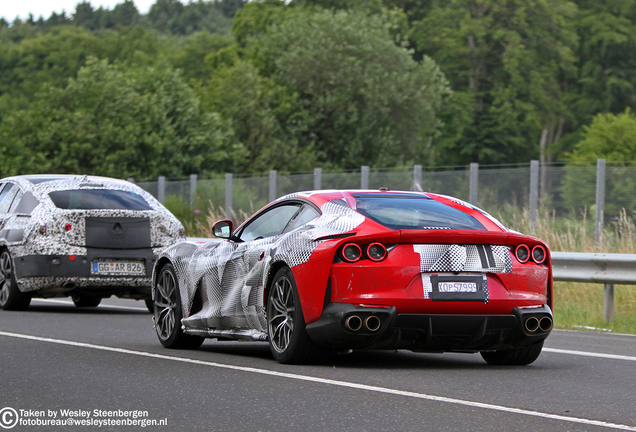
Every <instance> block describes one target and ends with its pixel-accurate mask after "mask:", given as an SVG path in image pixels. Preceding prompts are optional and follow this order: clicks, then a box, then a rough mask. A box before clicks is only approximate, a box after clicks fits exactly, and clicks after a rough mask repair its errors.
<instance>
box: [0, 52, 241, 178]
mask: <svg viewBox="0 0 636 432" xmlns="http://www.w3.org/2000/svg"><path fill="white" fill-rule="evenodd" d="M0 138H1V144H0V154H1V155H2V157H3V161H2V165H0V169H1V170H2V175H9V174H14V173H16V172H18V171H24V170H30V171H40V172H50V173H63V172H71V173H91V174H97V175H106V176H113V177H120V178H121V177H129V176H132V177H137V178H147V177H156V176H157V175H167V176H184V175H187V174H190V173H199V174H205V173H208V172H218V171H223V170H228V169H233V168H234V166H233V163H234V161H235V160H236V159H238V160H240V159H241V157H242V155H243V153H242V150H241V147H240V146H239V145H235V144H234V141H233V139H232V131H231V128H230V127H229V125H228V124H227V123H226V122H224V121H223V120H222V119H221V118H220V117H219V116H218V115H216V114H213V113H210V114H204V113H202V112H201V111H200V109H199V106H198V101H197V99H196V98H195V97H194V94H193V92H192V90H191V89H190V88H189V87H188V86H187V85H186V84H185V83H184V82H183V80H182V78H181V77H180V76H179V74H178V73H177V72H175V71H174V70H172V69H171V68H170V67H169V66H167V65H162V66H161V67H157V68H143V69H131V70H126V71H123V70H121V69H119V68H117V67H115V66H112V65H109V64H108V63H107V62H106V61H103V60H102V61H98V60H94V59H91V60H89V61H88V62H87V65H86V66H85V67H84V68H82V69H81V70H80V72H79V73H78V77H77V78H76V79H72V80H70V81H69V83H68V85H67V86H65V87H63V88H62V87H54V86H47V87H46V88H45V89H44V90H43V91H42V92H41V93H39V94H38V96H37V97H36V99H35V101H34V102H33V103H32V104H31V105H30V106H29V108H27V109H25V110H20V111H16V112H13V113H11V114H10V115H8V116H7V117H6V118H5V120H4V121H3V123H2V124H1V125H0Z"/></svg>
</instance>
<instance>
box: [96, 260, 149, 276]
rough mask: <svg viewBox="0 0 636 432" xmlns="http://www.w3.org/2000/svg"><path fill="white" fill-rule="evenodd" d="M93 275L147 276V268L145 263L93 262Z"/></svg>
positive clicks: (120, 261)
mask: <svg viewBox="0 0 636 432" xmlns="http://www.w3.org/2000/svg"><path fill="white" fill-rule="evenodd" d="M91 274H94V275H106V276H108V275H118V276H145V275H146V266H145V265H144V263H143V261H122V260H103V261H93V267H92V268H91Z"/></svg>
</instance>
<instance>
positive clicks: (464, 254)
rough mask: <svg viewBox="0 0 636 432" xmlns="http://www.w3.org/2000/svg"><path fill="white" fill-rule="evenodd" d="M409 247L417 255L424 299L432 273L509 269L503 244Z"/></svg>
mask: <svg viewBox="0 0 636 432" xmlns="http://www.w3.org/2000/svg"><path fill="white" fill-rule="evenodd" d="M413 250H414V251H415V252H416V253H417V254H419V256H420V272H421V273H422V285H423V286H424V298H430V294H431V291H432V284H431V274H432V273H449V274H458V273H462V275H463V276H471V275H481V274H484V273H511V272H512V261H511V259H510V249H509V248H508V247H507V246H498V245H472V244H468V245H459V244H416V245H413Z"/></svg>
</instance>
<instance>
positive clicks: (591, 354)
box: [542, 348, 636, 361]
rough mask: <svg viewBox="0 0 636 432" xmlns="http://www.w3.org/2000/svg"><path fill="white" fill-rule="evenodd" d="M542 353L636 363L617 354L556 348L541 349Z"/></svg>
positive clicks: (629, 357)
mask: <svg viewBox="0 0 636 432" xmlns="http://www.w3.org/2000/svg"><path fill="white" fill-rule="evenodd" d="M542 351H543V352H552V353H558V354H572V355H579V356H585V357H599V358H606V359H612V360H630V361H636V357H632V356H626V355H618V354H603V353H595V352H588V351H576V350H564V349H558V348H543V350H542Z"/></svg>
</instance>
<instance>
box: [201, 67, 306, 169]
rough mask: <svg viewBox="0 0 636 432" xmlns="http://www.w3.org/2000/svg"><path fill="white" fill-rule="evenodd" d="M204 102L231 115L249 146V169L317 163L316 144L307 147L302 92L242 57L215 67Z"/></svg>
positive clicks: (239, 136)
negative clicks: (264, 73) (263, 73)
mask: <svg viewBox="0 0 636 432" xmlns="http://www.w3.org/2000/svg"><path fill="white" fill-rule="evenodd" d="M201 98H202V105H203V107H204V108H205V109H206V110H208V111H211V112H218V113H220V114H221V115H222V116H223V117H224V118H227V119H230V120H231V122H232V127H233V128H234V130H235V132H236V138H237V140H238V141H239V142H240V143H242V144H243V146H244V147H245V148H246V149H247V150H248V151H249V154H250V157H249V159H248V160H247V161H246V162H247V165H246V166H245V170H246V171H255V172H265V171H267V170H270V169H276V170H283V171H299V170H309V169H312V168H313V167H314V166H315V165H314V164H315V162H316V160H315V157H314V154H313V151H312V148H311V147H305V148H302V147H301V146H300V144H299V139H298V136H299V135H300V133H301V132H302V130H298V128H299V127H302V125H303V124H304V123H305V120H304V119H303V115H304V112H303V110H302V109H301V108H300V106H299V105H298V100H297V95H296V94H295V93H293V92H292V91H291V90H289V89H288V88H287V87H285V86H282V85H280V84H276V83H275V82H274V81H273V80H271V79H269V78H265V77H262V76H260V75H259V74H258V71H257V70H256V68H255V67H254V66H253V65H251V64H250V63H246V62H243V61H238V60H237V62H236V64H234V65H233V66H231V67H228V68H224V69H219V70H217V71H216V72H215V74H214V76H213V77H212V79H211V81H210V82H209V83H208V86H207V87H206V88H204V89H203V90H202V91H201Z"/></svg>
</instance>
